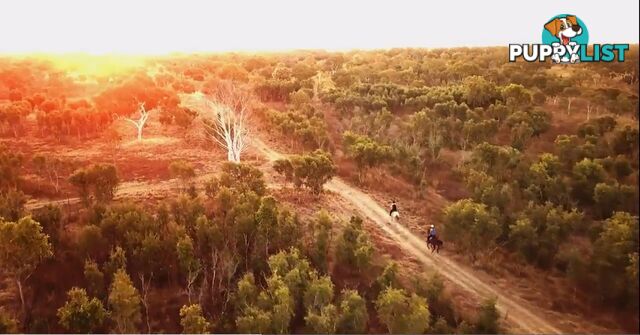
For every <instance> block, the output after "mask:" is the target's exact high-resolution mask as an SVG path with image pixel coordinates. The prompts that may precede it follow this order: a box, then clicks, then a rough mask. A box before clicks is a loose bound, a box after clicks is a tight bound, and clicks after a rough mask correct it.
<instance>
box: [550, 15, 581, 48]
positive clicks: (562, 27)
mask: <svg viewBox="0 0 640 335" xmlns="http://www.w3.org/2000/svg"><path fill="white" fill-rule="evenodd" d="M544 28H545V29H546V30H548V31H549V32H550V33H551V35H553V36H555V37H557V38H558V39H559V40H560V42H561V43H562V45H567V44H569V42H570V41H571V39H572V38H573V37H576V36H578V35H580V34H582V27H580V25H579V24H578V19H577V18H576V17H575V16H573V15H567V16H566V17H563V18H560V17H558V18H555V19H553V20H551V21H549V22H547V24H545V25H544Z"/></svg>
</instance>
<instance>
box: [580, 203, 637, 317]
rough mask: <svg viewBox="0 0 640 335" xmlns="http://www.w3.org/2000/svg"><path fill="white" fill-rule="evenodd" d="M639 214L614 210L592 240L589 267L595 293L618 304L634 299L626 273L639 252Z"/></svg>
mask: <svg viewBox="0 0 640 335" xmlns="http://www.w3.org/2000/svg"><path fill="white" fill-rule="evenodd" d="M638 234H639V232H638V218H637V217H633V216H632V215H631V214H629V213H625V212H616V213H614V214H613V216H612V217H611V218H609V219H607V220H606V221H605V223H604V227H603V230H602V232H601V233H600V235H599V236H598V239H597V240H596V242H595V244H594V251H593V258H592V262H591V268H592V269H593V272H594V274H595V277H596V280H597V282H596V287H598V288H601V289H599V290H598V294H599V295H600V296H601V297H602V298H604V299H606V300H607V301H611V302H615V303H618V304H620V305H623V304H625V303H630V302H632V300H633V298H634V297H633V296H632V295H631V294H630V293H632V289H633V287H634V285H636V284H634V283H633V282H630V281H628V280H629V279H631V278H629V277H628V276H620V275H619V274H623V273H626V271H627V268H628V267H629V266H631V265H632V262H633V254H634V253H637V252H638Z"/></svg>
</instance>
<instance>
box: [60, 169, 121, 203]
mask: <svg viewBox="0 0 640 335" xmlns="http://www.w3.org/2000/svg"><path fill="white" fill-rule="evenodd" d="M69 183H71V184H72V185H73V186H75V187H76V188H78V191H79V192H80V198H81V199H82V201H83V203H84V204H85V206H88V205H89V204H90V203H91V198H90V196H91V195H92V194H93V196H94V197H95V200H96V201H98V202H99V203H104V202H108V201H110V200H111V199H113V196H114V195H115V191H116V188H117V186H118V183H119V179H118V174H117V171H116V167H115V166H113V165H111V164H94V165H92V166H90V167H88V168H82V169H78V170H76V171H74V173H73V174H72V175H71V176H70V177H69Z"/></svg>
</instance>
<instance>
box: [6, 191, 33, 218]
mask: <svg viewBox="0 0 640 335" xmlns="http://www.w3.org/2000/svg"><path fill="white" fill-rule="evenodd" d="M26 202H27V197H26V196H25V195H24V193H22V192H21V191H18V190H14V189H11V190H8V191H7V192H5V193H0V218H4V219H5V220H9V221H17V220H18V219H20V218H21V217H22V216H23V215H24V205H25V204H26Z"/></svg>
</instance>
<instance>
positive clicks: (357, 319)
mask: <svg viewBox="0 0 640 335" xmlns="http://www.w3.org/2000/svg"><path fill="white" fill-rule="evenodd" d="M339 307H340V313H339V316H338V327H337V330H338V332H340V333H344V334H362V333H364V332H365V330H366V327H367V321H369V314H368V312H367V303H366V301H365V300H364V298H362V297H361V296H360V295H359V294H358V292H357V291H355V290H346V289H345V290H343V291H342V294H341V297H340V306H339Z"/></svg>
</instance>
